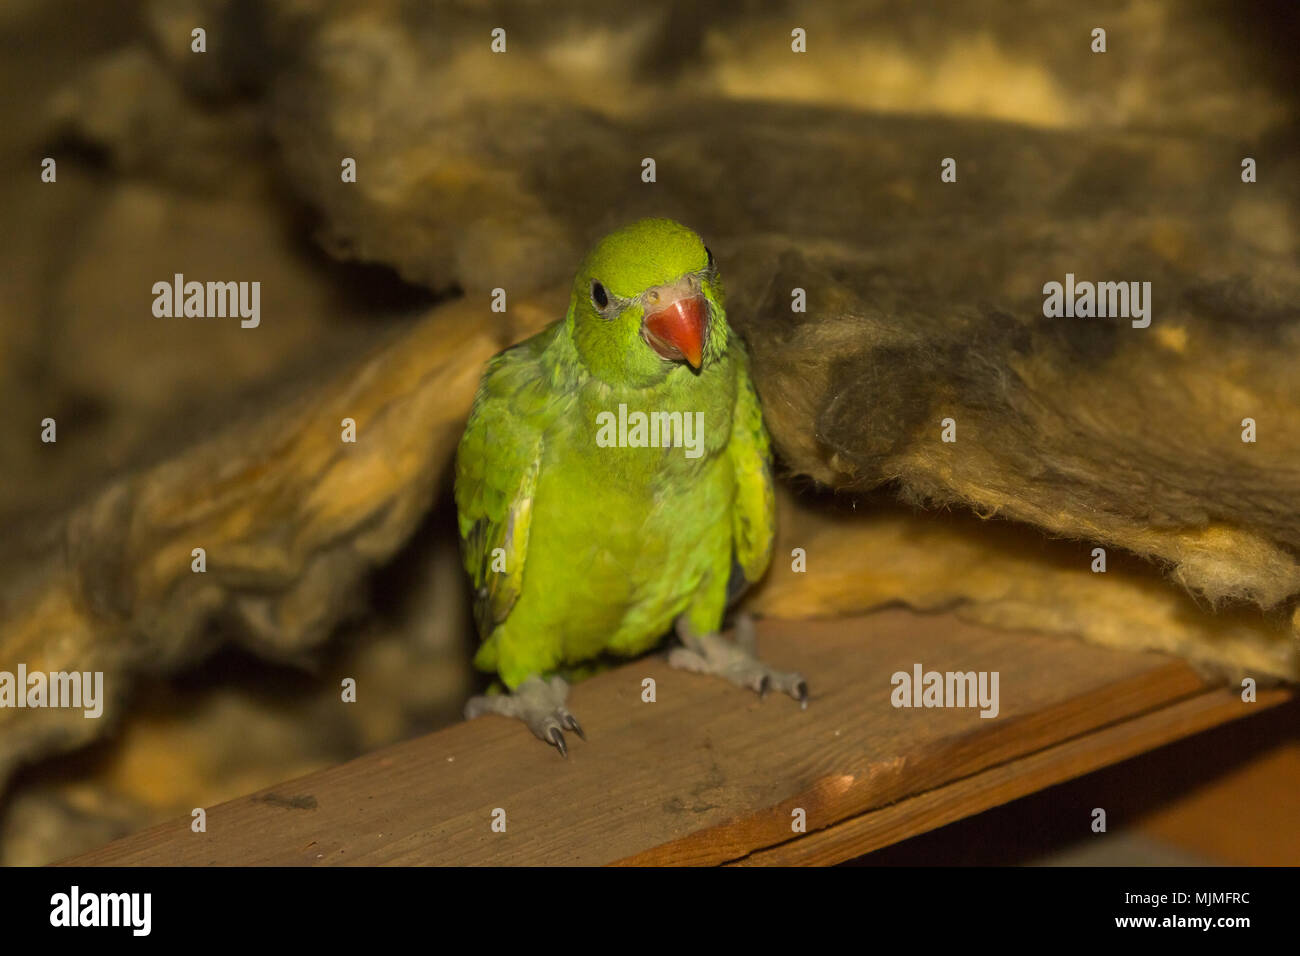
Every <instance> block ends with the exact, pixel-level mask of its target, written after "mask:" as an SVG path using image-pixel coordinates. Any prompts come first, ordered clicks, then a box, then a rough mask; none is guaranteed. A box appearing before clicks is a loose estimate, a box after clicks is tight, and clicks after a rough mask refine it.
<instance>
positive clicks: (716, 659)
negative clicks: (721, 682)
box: [668, 614, 808, 710]
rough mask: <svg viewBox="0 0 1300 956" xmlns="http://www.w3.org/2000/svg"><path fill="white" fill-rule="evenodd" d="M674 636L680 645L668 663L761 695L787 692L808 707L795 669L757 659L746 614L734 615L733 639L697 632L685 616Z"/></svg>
mask: <svg viewBox="0 0 1300 956" xmlns="http://www.w3.org/2000/svg"><path fill="white" fill-rule="evenodd" d="M677 636H678V637H679V638H680V639H681V642H682V645H683V646H682V647H676V648H673V650H671V651H670V652H669V653H668V664H669V666H671V667H678V668H681V669H682V670H687V671H694V672H695V673H697V674H712V675H713V676H714V677H722V678H725V679H726V680H729V681H731V682H732V683H733V684H736V685H737V686H739V687H748V688H750V689H751V690H754V691H757V692H758V696H759V697H762V696H764V695H765V694H766V693H767V692H768V691H769V690H773V689H775V690H778V691H780V692H781V693H784V694H789V695H790V696H791V697H793V698H794V699H795V700H797V701H799V706H800V707H801V708H803V709H804V710H807V709H808V682H807V681H805V680H804V679H803V676H802V675H801V674H797V673H795V672H794V671H778V670H774V669H773V668H771V667H768V666H767V665H766V664H764V663H763V662H762V661H760V660H759V659H758V654H757V649H756V641H755V639H754V619H753V618H751V617H750V616H749V615H748V614H741V615H739V616H738V617H737V618H736V639H735V640H734V641H729V640H727V639H726V638H725V637H723V636H722V635H721V634H716V633H715V634H696V633H694V632H693V631H692V630H691V626H690V625H689V624H688V623H687V622H686V616H685V615H682V616H681V617H679V618H678V619H677Z"/></svg>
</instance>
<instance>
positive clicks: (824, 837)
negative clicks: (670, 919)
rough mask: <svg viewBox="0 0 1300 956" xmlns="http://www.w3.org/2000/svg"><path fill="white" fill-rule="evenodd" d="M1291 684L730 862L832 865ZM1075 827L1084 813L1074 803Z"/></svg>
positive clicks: (1142, 723) (1064, 747) (1142, 720)
mask: <svg viewBox="0 0 1300 956" xmlns="http://www.w3.org/2000/svg"><path fill="white" fill-rule="evenodd" d="M1291 697H1292V692H1291V691H1289V690H1282V689H1277V690H1268V691H1264V692H1263V693H1261V694H1260V697H1259V700H1258V701H1257V702H1256V703H1255V704H1254V705H1252V707H1251V708H1250V709H1247V708H1245V707H1243V705H1242V702H1241V699H1240V697H1239V695H1238V694H1236V693H1233V692H1232V691H1225V690H1214V691H1207V692H1206V693H1204V694H1198V695H1196V696H1195V697H1191V698H1188V699H1186V700H1181V701H1178V702H1176V703H1173V704H1170V705H1169V706H1167V707H1163V708H1161V709H1159V710H1156V711H1153V712H1151V713H1149V714H1142V715H1140V716H1138V717H1135V718H1133V719H1131V720H1126V721H1121V722H1119V723H1117V724H1112V725H1110V726H1107V727H1103V728H1101V729H1100V730H1098V731H1096V732H1094V733H1090V734H1084V735H1083V736H1081V737H1076V738H1074V739H1072V740H1067V741H1065V742H1063V743H1061V744H1058V745H1056V746H1054V747H1049V748H1047V749H1046V750H1042V751H1039V752H1038V753H1035V754H1030V755H1029V756H1027V757H1022V758H1020V759H1018V760H1012V761H1008V762H1007V763H1005V764H1002V765H1000V766H997V767H992V768H990V769H988V770H985V771H982V772H981V773H978V774H974V775H972V776H970V777H966V778H965V779H963V780H958V781H956V782H954V783H951V784H949V785H947V786H944V787H939V788H937V789H935V790H931V791H928V792H926V793H922V794H918V795H917V796H915V797H909V798H908V799H906V800H901V801H899V802H898V803H895V804H891V805H889V806H887V807H881V808H880V809H879V810H873V811H871V812H869V813H866V814H863V815H862V816H858V817H854V818H852V819H850V820H846V821H844V822H843V823H839V824H836V825H834V826H831V827H828V828H827V829H825V830H822V831H820V832H818V833H810V834H808V835H807V836H805V837H801V838H799V839H796V840H792V841H790V842H788V843H784V844H781V845H778V846H774V847H770V848H768V849H766V850H759V851H757V852H755V853H751V854H749V855H748V856H745V857H743V858H741V859H739V860H734V861H732V862H731V863H729V864H727V865H728V866H830V865H834V864H836V863H842V862H844V861H845V860H852V859H855V858H857V857H860V856H862V855H863V854H866V853H870V852H871V851H872V850H878V849H880V848H881V847H885V846H889V845H890V844H892V843H897V842H899V841H900V840H905V839H907V838H908V837H912V836H916V835H917V834H918V833H924V832H926V831H929V830H933V829H936V828H937V827H941V826H946V825H948V824H949V823H954V822H956V821H957V820H960V819H963V818H964V817H968V816H972V815H973V814H976V813H980V812H982V811H984V810H988V809H990V808H992V807H996V806H1000V805H1002V804H1004V803H1008V802H1010V801H1012V800H1016V799H1019V798H1020V797H1023V796H1027V795H1028V794H1031V793H1034V792H1036V791H1038V790H1042V789H1044V788H1046V787H1050V786H1053V785H1055V784H1058V783H1062V782H1063V781H1066V780H1070V779H1072V778H1074V777H1079V776H1082V775H1084V774H1086V773H1090V772H1092V771H1093V770H1097V769H1099V768H1101V767H1104V766H1108V765H1109V764H1113V763H1118V762H1119V761H1121V760H1126V759H1128V758H1129V757H1135V756H1137V755H1138V754H1142V753H1145V752H1146V751H1148V750H1151V749H1153V748H1155V747H1159V746H1161V745H1162V744H1165V743H1169V742H1170V741H1173V740H1177V739H1179V738H1182V737H1187V736H1190V735H1192V734H1195V733H1198V732H1200V731H1202V730H1206V729H1208V728H1210V727H1213V726H1216V725H1218V724H1221V723H1224V722H1226V721H1230V720H1237V719H1239V718H1242V717H1245V716H1247V715H1249V714H1256V713H1261V712H1262V711H1264V710H1267V709H1269V708H1271V707H1274V706H1276V705H1278V704H1281V703H1283V702H1284V701H1287V700H1290V699H1291ZM1080 812H1081V813H1082V814H1085V815H1083V816H1080V820H1079V827H1080V832H1082V828H1083V827H1085V826H1086V825H1087V824H1088V822H1089V820H1088V818H1087V817H1086V812H1087V808H1083V809H1082V810H1081V811H1080Z"/></svg>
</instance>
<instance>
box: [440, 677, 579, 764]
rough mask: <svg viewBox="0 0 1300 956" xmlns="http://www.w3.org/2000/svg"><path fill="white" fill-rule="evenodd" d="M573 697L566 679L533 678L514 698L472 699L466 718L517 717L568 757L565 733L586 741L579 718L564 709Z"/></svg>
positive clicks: (522, 685)
mask: <svg viewBox="0 0 1300 956" xmlns="http://www.w3.org/2000/svg"><path fill="white" fill-rule="evenodd" d="M568 696H569V684H568V682H567V681H566V680H565V679H564V678H563V677H552V678H550V679H549V680H547V679H546V678H543V677H530V678H528V680H526V681H524V682H523V683H522V684H520V685H519V686H518V687H517V688H515V691H514V693H512V694H487V695H483V696H480V697H471V698H470V699H469V700H468V701H467V702H466V704H465V718H466V719H467V720H473V719H474V718H475V717H482V716H483V715H484V714H500V715H501V716H502V717H513V718H515V719H516V720H522V721H523V722H524V723H525V724H527V725H528V729H529V730H531V731H532V732H533V733H534V734H535V735H536V737H537V739H538V740H541V741H544V742H545V743H548V744H550V745H551V746H553V747H554V748H555V749H556V750H558V751H559V752H560V756H562V757H567V756H568V755H569V748H568V746H567V745H566V744H565V742H564V731H565V730H572V731H573V732H574V733H575V734H577V735H578V736H579V737H581V738H582V739H583V740H586V739H587V735H586V734H584V733H583V732H582V725H581V724H579V723H578V718H576V717H574V716H573V714H571V713H569V711H568V708H566V707H565V706H564V702H565V700H566V699H567V698H568Z"/></svg>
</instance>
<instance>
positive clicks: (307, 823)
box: [67, 609, 1284, 865]
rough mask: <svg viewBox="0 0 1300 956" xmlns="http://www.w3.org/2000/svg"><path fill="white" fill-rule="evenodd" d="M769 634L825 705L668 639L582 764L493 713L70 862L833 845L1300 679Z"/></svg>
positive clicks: (764, 853) (641, 853)
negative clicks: (978, 705) (941, 680)
mask: <svg viewBox="0 0 1300 956" xmlns="http://www.w3.org/2000/svg"><path fill="white" fill-rule="evenodd" d="M759 647H760V650H761V651H762V653H763V656H764V657H765V658H766V659H768V660H770V661H771V662H772V663H774V664H776V665H778V666H781V667H788V668H797V669H799V670H801V671H802V672H803V673H804V675H805V676H806V677H807V678H808V680H809V684H810V686H811V689H812V700H811V703H810V705H809V707H808V709H807V710H806V711H800V709H799V707H798V705H797V704H796V703H795V702H794V701H792V700H790V699H788V698H777V697H774V696H773V697H769V698H768V699H766V700H763V701H760V700H758V699H757V698H756V697H754V696H753V695H752V694H750V693H748V692H745V691H742V690H740V689H737V688H734V687H732V686H730V685H729V684H726V683H724V682H722V681H718V680H714V679H709V678H702V677H699V676H696V675H691V674H685V673H680V672H677V671H674V670H670V669H669V668H668V667H667V664H666V663H665V661H664V660H663V658H662V657H659V656H655V657H650V658H646V659H643V660H640V661H636V662H633V663H630V664H627V665H625V666H622V667H620V668H617V669H615V670H611V671H607V672H605V673H603V674H599V675H597V676H596V677H594V678H592V679H590V680H588V681H585V682H583V683H582V684H580V685H578V686H576V687H575V688H574V690H573V693H572V696H571V698H570V705H571V707H572V709H573V711H574V712H575V713H576V714H577V715H578V716H579V717H580V718H581V720H582V721H583V724H584V726H585V727H586V729H587V731H588V737H589V740H588V741H587V742H586V743H583V742H581V741H574V743H573V746H572V747H571V749H570V756H569V758H568V759H567V760H563V759H561V758H560V757H559V756H558V755H557V754H556V753H555V752H554V751H553V750H551V749H550V748H548V747H545V746H543V745H541V744H540V743H538V742H537V741H536V740H535V739H533V738H532V736H531V735H529V734H528V733H527V732H526V731H525V730H523V729H522V728H521V727H520V726H519V725H517V724H515V723H514V722H511V721H508V720H505V719H502V718H497V717H486V718H481V719H479V720H476V721H472V722H468V723H462V724H458V725H455V726H452V727H449V728H447V729H445V730H443V731H440V732H438V733H435V734H431V735H428V736H425V737H422V738H419V739H415V740H410V741H406V742H403V743H400V744H397V745H394V746H390V747H387V748H384V749H382V750H379V751H377V752H375V753H372V754H369V755H367V756H365V757H362V758H360V759H357V760H354V761H351V762H349V763H347V764H344V765H341V766H339V767H334V768H330V769H329V770H325V771H323V772H320V773H316V774H312V775H309V776H306V777H302V778H300V779H298V780H294V781H291V782H288V783H285V784H283V785H280V786H277V787H273V788H271V789H270V790H267V791H263V792H261V793H259V794H254V795H251V796H248V797H244V798H241V799H238V800H233V801H231V802H229V803H225V804H222V805H220V806H216V807H213V808H210V810H209V812H208V820H207V832H206V833H192V832H191V831H190V828H189V821H188V820H179V821H176V822H174V823H169V824H164V825H162V826H159V827H155V828H153V829H151V830H147V831H144V832H142V833H139V834H136V835H134V836H131V837H128V838H126V839H123V840H119V841H117V842H115V843H112V844H109V845H108V846H106V847H103V848H101V849H99V850H97V851H94V852H92V853H89V854H86V855H84V856H81V857H78V858H75V859H73V860H69V861H67V862H68V863H73V864H79V865H135V864H163V865H166V864H197V865H203V864H213V865H240V864H268V865H324V864H408V865H411V864H417V865H418V864H438V865H442V864H482V865H496V864H582V865H594V864H607V863H615V862H618V863H624V864H704V865H708V864H720V863H727V862H733V861H744V862H747V863H788V862H817V863H829V862H836V861H838V860H842V859H847V858H849V857H852V856H855V855H858V854H860V853H862V852H865V851H866V850H868V849H871V848H873V847H875V846H883V845H885V844H886V843H889V842H893V841H895V840H898V839H902V838H904V837H907V836H911V835H914V834H915V833H920V832H923V831H924V830H926V829H930V828H932V827H935V826H939V825H942V824H943V823H944V822H947V821H949V820H952V819H957V818H958V817H960V816H964V815H966V814H968V813H972V812H976V811H977V810H979V809H983V808H984V807H987V806H993V805H995V804H997V803H1000V802H1003V801H1005V800H1009V799H1013V798H1014V797H1015V796H1019V795H1020V794H1021V793H1023V792H1027V791H1028V790H1029V789H1034V788H1037V787H1041V786H1046V785H1048V784H1049V783H1052V782H1056V781H1058V780H1062V779H1066V778H1067V777H1069V776H1072V775H1075V774H1078V773H1083V772H1086V771H1087V770H1089V769H1092V768H1093V767H1095V766H1100V765H1102V764H1104V763H1107V762H1113V761H1115V760H1120V759H1123V758H1124V757H1126V756H1129V755H1131V754H1132V753H1135V752H1138V751H1139V750H1141V749H1144V748H1150V747H1155V746H1159V745H1160V744H1161V743H1164V742H1166V741H1168V740H1172V739H1176V738H1177V737H1180V736H1184V735H1186V734H1188V733H1193V732H1195V731H1196V730H1198V729H1201V728H1202V727H1207V726H1211V725H1212V724H1214V723H1217V722H1222V721H1226V720H1230V719H1232V718H1234V717H1236V716H1242V715H1245V714H1247V713H1252V712H1254V711H1252V710H1250V709H1249V708H1250V707H1252V706H1253V707H1255V708H1256V709H1259V708H1261V707H1262V706H1266V705H1267V703H1270V702H1273V701H1274V700H1276V699H1280V697H1281V696H1283V695H1284V692H1273V693H1272V694H1270V695H1266V698H1265V699H1264V700H1261V702H1260V703H1259V704H1255V705H1246V704H1242V703H1240V701H1239V700H1238V698H1236V697H1235V696H1232V695H1230V694H1228V693H1227V692H1226V691H1222V690H1210V689H1208V688H1207V687H1206V685H1205V684H1204V683H1203V681H1202V680H1201V679H1200V678H1199V677H1198V676H1197V675H1196V674H1195V673H1194V672H1193V671H1192V670H1191V669H1190V668H1189V667H1188V666H1186V665H1185V664H1183V663H1182V662H1180V661H1175V660H1172V659H1169V658H1165V657H1161V656H1158V655H1150V654H1142V655H1137V654H1129V653H1122V652H1116V651H1111V650H1106V649H1102V648H1097V647H1093V646H1090V645H1086V644H1082V643H1078V642H1074V641H1071V640H1067V639H1060V638H1047V637H1042V636H1038V635H1034V634H1023V633H1010V632H1005V631H996V630H992V629H986V628H981V627H976V626H972V625H969V624H965V623H962V622H961V621H959V620H957V619H956V618H955V617H953V616H952V615H948V614H939V615H919V614H916V613H914V612H910V611H906V610H901V609H895V610H888V611H883V612H880V613H877V614H873V615H869V616H865V617H859V618H846V619H840V620H834V621H818V622H806V621H804V622H796V621H766V622H762V623H761V624H760V627H759ZM917 662H919V663H921V664H922V665H923V666H924V667H925V669H927V670H930V669H934V670H940V671H947V670H963V671H965V670H988V671H998V672H999V674H1000V696H1001V713H1000V715H999V716H998V717H997V718H995V719H983V718H981V717H980V716H979V715H978V712H977V711H976V710H974V709H895V708H894V707H893V706H891V704H890V691H891V689H892V688H891V685H890V676H891V675H892V674H893V673H894V672H895V671H899V670H906V671H910V670H911V668H912V665H913V664H914V663H917ZM647 677H649V678H653V679H654V680H655V681H656V685H657V701H656V702H654V703H643V702H642V700H641V687H642V680H643V679H644V678H647ZM350 706H357V707H363V706H365V700H364V693H363V694H362V695H361V699H360V700H359V701H358V703H356V704H354V705H350ZM918 801H920V802H918ZM796 807H802V808H803V809H804V810H805V811H806V813H807V818H808V829H809V831H810V833H809V834H808V835H806V836H802V837H799V838H798V839H794V840H792V834H791V824H790V821H791V811H792V810H793V809H794V808H796ZM495 808H502V809H504V810H505V811H506V821H507V829H506V832H505V833H494V832H493V831H492V829H491V826H490V824H491V814H492V812H493V810H494V809H495Z"/></svg>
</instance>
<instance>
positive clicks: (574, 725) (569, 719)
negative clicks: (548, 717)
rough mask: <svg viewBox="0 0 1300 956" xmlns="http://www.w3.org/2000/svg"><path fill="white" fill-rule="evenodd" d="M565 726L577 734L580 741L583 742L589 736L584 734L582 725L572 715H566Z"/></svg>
mask: <svg viewBox="0 0 1300 956" xmlns="http://www.w3.org/2000/svg"><path fill="white" fill-rule="evenodd" d="M564 726H566V727H568V728H569V729H570V730H572V731H573V732H574V733H575V734H577V735H578V737H579V738H580V739H582V740H586V739H587V735H586V734H585V733H583V732H582V724H580V723H578V718H577V717H574V716H573V715H572V714H565V715H564Z"/></svg>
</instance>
